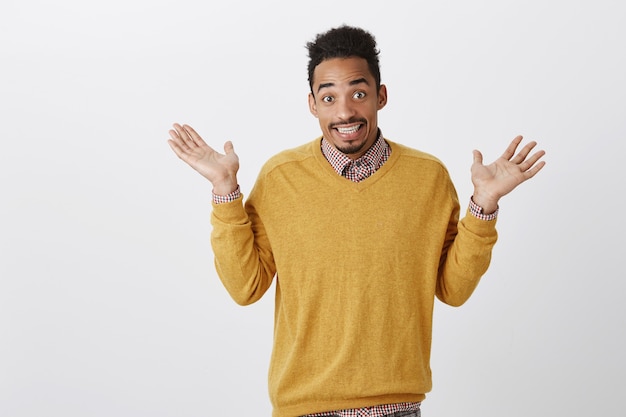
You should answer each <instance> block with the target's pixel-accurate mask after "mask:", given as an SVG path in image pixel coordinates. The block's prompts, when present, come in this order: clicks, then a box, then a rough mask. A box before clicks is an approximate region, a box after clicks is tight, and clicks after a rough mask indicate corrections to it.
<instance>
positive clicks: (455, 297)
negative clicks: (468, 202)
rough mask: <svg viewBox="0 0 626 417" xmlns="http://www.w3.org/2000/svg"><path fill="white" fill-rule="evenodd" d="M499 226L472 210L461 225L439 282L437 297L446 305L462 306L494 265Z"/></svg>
mask: <svg viewBox="0 0 626 417" xmlns="http://www.w3.org/2000/svg"><path fill="white" fill-rule="evenodd" d="M495 223H496V220H491V221H485V220H480V219H478V218H476V217H475V216H474V215H472V214H470V212H469V210H468V211H467V213H466V216H465V217H464V218H463V219H462V220H461V221H460V222H459V223H458V228H457V232H456V235H454V236H451V239H450V243H449V246H448V249H447V251H446V255H445V258H444V259H443V260H442V265H441V266H440V272H439V277H438V280H437V297H438V298H439V299H440V300H441V301H443V302H444V303H446V304H450V305H453V306H460V305H462V304H463V303H464V302H465V301H467V299H468V298H469V297H470V296H471V295H472V293H473V292H474V289H475V288H476V286H477V285H478V283H479V281H480V278H481V277H482V276H483V275H484V274H485V272H486V271H487V268H488V267H489V264H490V262H491V253H492V250H493V247H494V245H495V243H496V240H497V232H496V229H495Z"/></svg>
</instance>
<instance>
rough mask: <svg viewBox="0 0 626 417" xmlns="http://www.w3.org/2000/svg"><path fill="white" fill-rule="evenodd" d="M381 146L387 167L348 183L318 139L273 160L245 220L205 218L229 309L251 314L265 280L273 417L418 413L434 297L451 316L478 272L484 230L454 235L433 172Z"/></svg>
mask: <svg viewBox="0 0 626 417" xmlns="http://www.w3.org/2000/svg"><path fill="white" fill-rule="evenodd" d="M387 142H388V143H389V144H390V146H391V149H392V152H391V156H390V157H389V159H388V160H387V162H386V163H385V164H384V165H383V166H382V167H381V168H380V169H379V170H378V171H377V172H376V173H375V174H374V175H372V176H371V177H369V178H368V179H366V180H364V181H362V182H360V183H354V182H352V181H350V180H347V179H345V178H343V177H341V176H339V175H337V173H336V172H335V171H334V170H333V169H332V167H331V166H330V164H329V163H328V161H326V159H325V158H324V156H323V154H322V152H321V150H320V139H319V138H318V139H316V140H315V141H313V142H310V143H308V144H305V145H302V146H300V147H298V148H295V149H291V150H288V151H284V152H282V153H280V154H278V155H276V156H274V157H273V158H271V159H270V160H269V161H268V162H267V163H266V164H265V165H264V167H263V168H262V170H261V172H260V174H259V177H258V179H257V182H256V184H255V185H254V187H253V189H252V191H251V193H250V195H249V197H248V199H247V200H246V203H245V206H244V204H243V202H242V201H243V200H242V198H240V199H238V200H236V201H234V202H231V203H224V204H214V205H213V212H212V216H211V222H212V225H213V231H212V236H211V243H212V246H213V251H214V255H215V265H216V269H217V272H218V274H219V276H220V279H221V280H222V282H223V284H224V286H225V287H226V289H227V290H228V292H229V294H230V295H231V296H232V298H233V299H234V300H235V301H236V302H237V303H239V304H242V305H245V304H250V303H253V302H255V301H257V300H258V299H259V298H260V297H261V296H262V295H263V294H264V293H265V291H266V290H267V289H268V288H269V287H270V285H271V283H272V280H273V278H274V276H276V280H277V282H276V305H275V320H274V347H273V351H272V358H271V363H270V368H269V392H270V399H271V401H272V405H273V416H274V417H294V416H300V415H304V414H308V413H314V412H320V411H329V410H339V409H346V408H360V407H368V406H373V405H377V404H388V403H398V402H418V401H422V400H423V399H424V398H425V393H427V392H429V391H430V389H431V371H430V347H431V333H432V313H433V305H434V299H435V296H437V297H438V298H439V299H440V300H441V301H443V302H445V303H447V304H450V305H454V306H458V305H461V304H462V303H464V302H465V301H466V300H467V299H468V297H469V296H470V295H471V293H472V292H473V290H474V289H475V287H476V285H477V284H478V281H479V279H480V277H481V276H482V275H483V274H484V273H485V271H486V270H487V267H488V265H489V262H490V259H491V251H492V248H493V245H494V244H495V242H496V239H497V234H496V229H495V221H483V220H479V219H477V218H475V217H473V216H472V215H471V214H469V213H466V216H465V217H464V218H463V219H462V220H461V221H459V212H460V208H459V202H458V199H457V195H456V191H455V189H454V186H453V184H452V182H451V180H450V177H449V174H448V172H447V170H446V168H445V166H444V165H443V164H442V163H441V162H440V161H439V160H438V159H436V158H434V157H433V156H431V155H428V154H425V153H423V152H420V151H417V150H413V149H410V148H408V147H405V146H402V145H399V144H396V143H393V142H390V141H389V140H387Z"/></svg>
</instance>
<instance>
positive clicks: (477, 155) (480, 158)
mask: <svg viewBox="0 0 626 417" xmlns="http://www.w3.org/2000/svg"><path fill="white" fill-rule="evenodd" d="M472 153H473V154H474V163H475V164H482V163H483V154H482V153H480V151H478V150H476V149H474V150H473V151H472Z"/></svg>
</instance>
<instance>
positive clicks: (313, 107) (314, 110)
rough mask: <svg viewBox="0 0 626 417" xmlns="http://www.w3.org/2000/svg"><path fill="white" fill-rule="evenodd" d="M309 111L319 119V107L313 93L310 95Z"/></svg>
mask: <svg viewBox="0 0 626 417" xmlns="http://www.w3.org/2000/svg"><path fill="white" fill-rule="evenodd" d="M309 111H310V112H311V114H312V115H313V116H315V117H317V105H316V104H315V97H314V96H313V93H309Z"/></svg>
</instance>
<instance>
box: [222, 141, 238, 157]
mask: <svg viewBox="0 0 626 417" xmlns="http://www.w3.org/2000/svg"><path fill="white" fill-rule="evenodd" d="M224 153H225V154H226V155H228V154H229V153H235V147H234V146H233V143H232V142H231V141H227V142H226V143H224Z"/></svg>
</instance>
